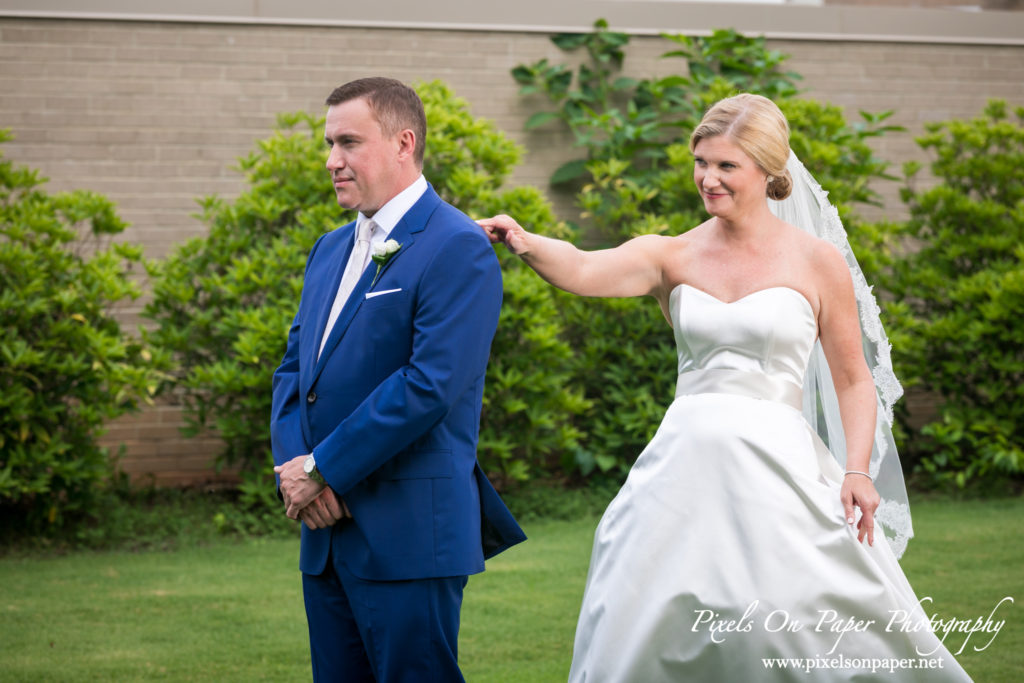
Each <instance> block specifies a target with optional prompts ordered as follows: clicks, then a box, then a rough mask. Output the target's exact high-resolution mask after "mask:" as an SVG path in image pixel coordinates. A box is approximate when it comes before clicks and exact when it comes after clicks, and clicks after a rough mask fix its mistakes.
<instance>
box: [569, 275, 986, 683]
mask: <svg viewBox="0 0 1024 683" xmlns="http://www.w3.org/2000/svg"><path fill="white" fill-rule="evenodd" d="M669 302H670V309H671V315H672V321H673V329H674V330H675V337H676V343H677V347H678V354H679V380H678V387H677V390H676V398H675V401H673V403H672V405H671V406H670V407H669V409H668V412H667V414H666V415H665V418H664V420H663V422H662V423H661V426H660V427H659V429H658V432H657V434H656V435H655V436H654V438H653V440H652V441H651V443H650V444H649V445H648V446H647V448H646V449H645V450H644V452H643V453H642V454H641V455H640V457H639V458H638V459H637V461H636V464H635V465H634V466H633V469H632V470H631V472H630V474H629V477H628V479H627V481H626V483H625V484H624V485H623V487H622V490H621V491H620V492H619V494H618V495H617V496H616V498H615V500H614V501H612V503H611V504H610V505H609V507H608V509H607V511H606V512H605V514H604V517H603V518H602V519H601V523H600V525H599V526H598V528H597V532H596V534H595V538H594V549H593V556H592V558H591V563H590V571H589V575H588V577H587V586H586V592H585V595H584V598H583V606H582V608H581V611H580V617H579V624H578V626H577V631H576V640H575V646H574V653H573V662H572V670H571V672H570V675H569V679H570V681H572V682H575V683H583V682H584V681H585V682H586V683H600V682H609V683H623V682H626V681H632V682H636V683H658V682H661V681H709V682H716V683H717V682H734V681H736V682H739V681H789V680H793V681H804V682H806V681H866V680H889V681H929V682H932V681H967V680H970V678H969V677H968V676H967V674H966V673H965V672H964V670H963V669H962V668H961V667H960V665H959V664H957V662H956V660H955V659H954V658H953V656H952V655H951V654H950V653H949V651H948V650H947V649H946V648H945V647H943V646H942V644H941V643H940V641H939V639H938V638H937V637H936V636H935V635H934V634H933V633H932V632H931V630H930V628H929V627H928V626H927V623H926V622H927V616H926V615H925V613H924V611H923V610H922V609H921V608H920V607H919V604H918V599H917V597H916V596H915V594H914V592H913V590H912V589H911V587H910V585H909V583H908V582H907V580H906V578H905V577H904V575H903V572H902V570H901V569H900V566H899V564H898V563H897V561H896V558H895V556H894V555H893V553H892V551H891V550H890V548H889V546H888V545H887V543H886V541H885V539H884V537H883V536H882V534H881V533H880V530H879V532H877V533H876V534H875V544H874V546H873V547H870V546H868V545H867V543H866V542H865V543H860V542H858V541H857V534H856V530H855V528H852V527H850V526H848V525H847V524H846V521H845V518H844V512H843V507H842V504H841V503H840V500H839V489H840V484H841V481H842V471H841V470H840V468H839V466H838V464H837V463H836V461H835V460H834V458H832V456H831V455H830V454H829V453H828V451H827V449H826V448H825V445H824V444H823V443H822V442H821V440H820V439H819V438H818V437H817V435H816V434H815V433H814V432H813V430H812V429H811V427H810V426H809V425H808V423H807V421H806V420H805V419H804V417H803V414H802V413H801V410H800V406H801V392H802V385H803V375H804V372H805V370H806V368H807V363H808V358H809V356H810V353H811V350H812V348H813V346H814V343H815V340H816V336H817V322H816V320H815V317H814V312H813V310H812V308H811V305H810V303H809V302H808V301H807V299H806V298H804V296H803V295H802V294H801V293H800V292H798V291H797V290H794V289H790V288H788V287H773V288H769V289H764V290H759V291H756V292H753V293H752V294H749V295H748V296H745V297H743V298H742V299H740V300H738V301H735V302H731V303H726V302H723V301H720V300H718V299H716V298H715V297H713V296H711V295H710V294H707V293H705V292H703V291H701V290H699V289H696V288H693V287H691V286H689V285H679V286H677V287H676V288H675V289H674V290H673V291H672V294H671V296H670V299H669ZM901 610H902V612H900V611H901ZM903 614H906V615H908V616H907V618H906V619H905V620H900V616H902V615H903ZM894 618H895V619H896V621H895V622H893V619H894ZM922 620H923V621H922ZM869 621H870V622H871V623H867V622H869ZM729 622H732V624H731V625H730V624H729ZM833 629H836V630H833ZM844 629H845V630H844ZM911 629H916V630H911ZM770 658H771V659H774V658H785V659H789V660H795V663H794V662H790V664H789V666H792V667H799V668H791V669H783V668H779V667H780V666H781V665H779V664H777V663H776V664H771V663H767V662H764V661H762V660H765V659H770ZM844 658H845V659H844ZM871 659H875V660H886V661H885V662H884V665H880V664H878V663H876V664H874V665H873V664H872V663H871V662H870V661H869V660H871ZM862 660H863V661H862ZM893 660H908V661H912V662H913V664H912V666H915V667H919V666H930V667H934V668H924V669H922V668H907V666H908V665H906V664H905V663H904V664H895V665H894V663H893ZM919 660H929V661H927V662H924V663H919ZM872 666H874V667H875V668H876V670H875V671H874V672H872V668H871V667H872ZM880 666H884V667H885V668H879V667H880ZM808 668H809V669H811V670H810V672H809V673H807V672H805V669H808Z"/></svg>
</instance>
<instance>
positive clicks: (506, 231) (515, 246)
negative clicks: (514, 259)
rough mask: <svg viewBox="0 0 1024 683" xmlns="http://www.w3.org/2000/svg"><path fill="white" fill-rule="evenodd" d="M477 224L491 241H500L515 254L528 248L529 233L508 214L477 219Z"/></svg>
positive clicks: (520, 254)
mask: <svg viewBox="0 0 1024 683" xmlns="http://www.w3.org/2000/svg"><path fill="white" fill-rule="evenodd" d="M477 225H479V226H480V227H481V228H483V229H484V232H485V233H487V237H488V238H489V239H490V240H491V242H492V243H496V242H501V243H502V244H504V245H505V246H506V247H508V250H509V251H511V252H512V253H513V254H515V255H517V256H522V255H523V254H525V253H527V252H528V251H529V250H530V249H529V246H528V244H527V242H528V240H529V237H530V233H528V232H526V231H525V230H523V227H522V226H521V225H519V224H518V223H516V222H515V220H514V219H513V218H512V217H510V216H506V215H504V214H501V215H498V216H494V217H493V218H484V219H481V220H478V221H477Z"/></svg>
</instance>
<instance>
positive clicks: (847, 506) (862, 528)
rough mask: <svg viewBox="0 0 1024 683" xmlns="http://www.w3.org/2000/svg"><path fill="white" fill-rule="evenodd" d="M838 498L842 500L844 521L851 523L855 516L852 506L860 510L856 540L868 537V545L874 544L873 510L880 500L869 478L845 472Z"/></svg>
mask: <svg viewBox="0 0 1024 683" xmlns="http://www.w3.org/2000/svg"><path fill="white" fill-rule="evenodd" d="M839 499H840V500H842V502H843V511H844V512H845V513H846V522H847V523H848V524H850V525H851V526H852V525H853V521H854V519H856V517H855V516H854V514H853V508H854V507H859V508H860V512H861V517H860V521H859V522H857V540H858V541H860V542H863V541H864V536H865V535H866V536H867V537H868V545H874V544H875V510H877V509H878V504H879V503H880V502H881V497H880V496H879V495H878V491H876V490H875V485H874V483H872V481H871V480H870V479H868V478H867V477H865V476H862V475H860V474H847V475H846V476H845V477H844V478H843V487H842V489H841V490H840V492H839Z"/></svg>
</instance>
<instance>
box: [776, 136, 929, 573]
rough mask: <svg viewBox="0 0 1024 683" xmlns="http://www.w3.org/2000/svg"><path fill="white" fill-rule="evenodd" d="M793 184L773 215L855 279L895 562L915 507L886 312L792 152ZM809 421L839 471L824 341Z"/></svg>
mask: <svg viewBox="0 0 1024 683" xmlns="http://www.w3.org/2000/svg"><path fill="white" fill-rule="evenodd" d="M786 169H787V170H788V171H789V173H790V175H791V176H792V179H793V192H792V194H791V195H790V196H789V197H787V198H786V199H783V200H781V201H774V200H771V199H769V200H768V205H769V208H770V209H771V211H772V213H774V214H775V215H776V216H778V217H779V218H781V219H782V220H784V221H786V222H787V223H790V224H792V225H795V226H797V227H798V228H800V229H801V230H804V231H805V232H809V233H811V234H812V235H815V236H817V237H820V238H821V239H824V240H825V241H827V242H829V243H830V244H832V245H834V246H835V247H836V248H837V249H839V251H840V253H841V254H842V255H843V258H845V259H846V265H847V267H848V268H849V269H850V276H851V278H852V279H853V289H854V294H855V296H856V299H857V309H858V312H859V314H860V328H861V340H862V344H863V347H864V357H865V360H866V361H867V363H868V367H869V368H870V370H871V376H872V377H873V378H874V381H875V389H876V394H877V398H878V411H877V418H876V423H875V439H874V445H873V446H872V450H871V464H870V470H869V471H870V474H871V476H872V478H873V479H874V480H875V488H876V489H877V490H878V493H879V495H880V496H881V497H882V502H881V504H880V505H879V507H878V510H877V511H876V512H875V520H876V522H877V523H878V524H879V525H880V526H881V527H882V529H883V531H884V533H885V537H886V539H887V541H888V542H889V545H890V546H891V548H892V550H893V552H894V553H895V554H896V557H900V556H901V555H903V551H904V550H906V547H907V542H908V541H909V540H910V539H911V538H912V537H913V535H914V531H913V526H912V524H911V520H910V505H909V502H908V499H907V488H906V484H905V482H904V480H903V470H902V468H901V466H900V459H899V454H898V453H897V452H896V444H895V442H894V441H893V436H892V423H893V408H892V407H893V404H894V403H895V402H896V401H897V400H898V399H899V398H900V396H902V395H903V387H902V386H900V383H899V380H897V379H896V373H894V372H893V369H892V360H891V357H890V350H891V349H892V346H891V344H889V339H888V337H886V334H885V330H884V329H882V321H881V317H880V314H881V309H880V308H879V307H878V302H877V301H875V296H874V294H873V293H872V288H871V286H870V285H869V284H868V283H867V280H866V279H865V278H864V273H863V272H862V271H861V269H860V266H859V265H858V264H857V259H856V257H855V256H854V254H853V249H852V248H851V247H850V242H849V239H848V238H847V235H846V230H845V229H844V228H843V223H842V221H841V220H840V219H839V211H838V210H837V209H836V207H834V206H832V204H831V203H830V202H829V201H828V193H827V192H825V190H823V189H822V187H821V185H820V184H818V182H817V181H815V180H814V178H812V177H811V175H810V173H808V172H807V169H806V168H805V167H804V165H803V164H802V163H801V162H800V160H799V159H798V158H797V156H796V154H795V153H793V152H792V151H791V152H790V155H789V161H788V162H787V164H786ZM803 400H804V409H803V412H804V417H806V418H807V421H808V422H809V423H810V424H811V426H812V427H813V428H814V430H815V431H816V432H817V433H818V435H819V436H820V437H821V439H822V440H823V441H824V442H825V444H826V445H828V447H829V451H830V452H831V453H832V455H833V457H835V459H836V461H837V462H838V463H839V465H840V467H843V468H844V469H845V466H846V438H845V436H844V434H843V425H842V420H841V419H840V416H839V401H838V399H837V397H836V391H835V387H834V386H833V384H832V375H831V373H830V372H829V368H828V363H827V362H826V360H825V354H824V351H822V348H821V342H820V341H819V342H815V345H814V350H813V351H812V352H811V359H810V363H809V364H808V368H807V375H806V377H805V379H804V398H803Z"/></svg>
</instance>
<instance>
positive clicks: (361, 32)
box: [0, 17, 1024, 483]
mask: <svg viewBox="0 0 1024 683" xmlns="http://www.w3.org/2000/svg"><path fill="white" fill-rule="evenodd" d="M770 44H771V46H772V47H774V48H778V49H781V50H782V51H784V52H786V53H788V54H790V55H791V59H790V61H789V63H788V66H789V67H790V68H791V69H793V70H795V71H797V72H799V73H801V74H803V75H804V81H803V85H804V87H805V88H806V89H807V96H809V97H813V98H815V99H819V100H824V101H830V102H833V103H836V104H839V105H842V106H843V107H845V108H846V110H847V113H848V117H850V118H851V119H853V118H855V117H856V112H857V110H858V109H866V110H870V111H880V110H887V109H893V110H895V111H896V114H895V116H894V117H893V122H894V123H898V124H901V125H904V126H906V127H907V128H908V131H907V132H906V133H903V134H893V135H889V136H886V138H885V139H884V140H883V141H881V142H880V145H879V151H880V153H881V154H882V156H883V157H884V158H886V159H889V160H891V161H893V162H894V163H895V164H896V166H895V168H898V165H899V164H900V163H901V162H903V161H904V160H907V159H911V158H914V159H922V160H924V159H923V157H922V155H921V154H920V152H919V150H918V149H917V147H916V146H915V145H914V143H913V137H914V136H915V135H919V134H921V132H922V130H923V129H922V124H923V123H924V122H925V121H930V120H942V119H948V118H967V117H972V116H975V115H977V114H978V113H979V112H980V110H981V108H982V107H983V106H984V104H985V102H986V101H987V100H988V99H989V98H991V97H1000V98H1004V99H1007V100H1009V101H1010V102H1011V103H1012V104H1016V105H1021V104H1024V45H986V44H973V45H958V44H929V43H926V42H916V43H905V44H900V43H887V42H863V41H860V42H858V41H836V40H827V41H826V40H772V41H770ZM667 49H670V48H669V46H668V44H667V43H665V42H664V41H662V40H661V39H659V38H656V37H653V36H637V37H634V39H633V41H632V45H631V47H630V49H629V51H628V53H627V56H628V60H627V67H628V68H627V71H628V72H629V73H632V74H636V75H642V76H647V75H657V74H665V73H669V72H670V71H671V70H672V67H673V65H672V64H671V62H669V61H666V60H660V59H659V55H660V54H661V53H662V52H663V51H665V50H667ZM541 57H548V58H549V59H553V60H557V59H560V58H561V55H560V52H559V51H558V50H557V48H555V47H554V46H553V45H552V44H551V43H550V41H549V40H548V38H547V36H546V35H544V34H542V33H522V32H514V31H473V32H470V31H455V30H416V29H398V28H345V27H323V26H321V27H317V26H285V25H282V26H272V25H266V24H264V25H259V24H252V25H244V24H207V23H161V22H140V21H109V20H96V21H93V20H89V21H82V20H64V19H33V18H9V17H8V18H0V93H2V95H0V127H8V128H11V129H12V132H13V133H14V136H15V139H14V140H13V141H12V142H10V143H8V144H6V145H5V146H4V154H5V155H6V157H7V158H9V159H12V160H14V161H16V162H18V163H21V164H26V165H29V166H33V167H37V168H39V169H41V170H42V172H43V173H44V174H45V175H47V176H49V177H50V179H51V180H50V184H49V189H50V190H53V191H57V190H65V189H72V188H86V189H91V190H95V191H97V192H101V193H103V194H105V195H107V196H109V197H110V198H111V199H113V200H114V201H116V202H117V204H118V206H119V209H120V213H121V215H122V217H123V218H125V219H126V220H127V221H129V222H130V223H131V224H132V227H131V228H130V229H129V230H128V231H127V233H126V234H125V236H124V238H125V239H127V240H131V241H135V242H140V243H142V244H144V245H145V249H146V255H147V256H148V257H161V256H164V255H165V254H167V253H168V252H169V250H171V249H172V248H173V247H174V245H176V244H178V243H180V242H181V241H182V240H184V239H186V238H188V237H191V236H195V235H200V234H202V233H203V226H202V225H201V224H200V223H199V222H198V221H197V220H195V219H194V218H193V217H192V216H191V214H192V213H193V212H194V211H195V210H196V204H195V199H196V198H197V197H199V196H202V195H205V194H209V193H216V194H220V195H222V196H226V197H231V196H233V195H235V194H236V193H237V192H238V191H239V189H240V188H241V182H240V178H239V176H238V175H237V173H236V172H235V171H234V170H233V168H232V167H233V165H234V162H235V160H236V158H237V157H239V156H241V155H243V154H245V153H246V152H247V151H248V150H249V149H250V148H251V146H252V144H253V142H254V141H255V140H257V139H259V138H261V137H264V136H266V135H267V133H268V132H269V131H270V130H271V128H272V126H273V124H274V119H275V115H276V114H278V113H280V112H290V111H296V110H308V111H321V110H322V102H323V98H324V97H325V96H326V94H327V93H328V92H329V91H330V90H331V89H332V88H333V87H334V86H335V85H338V84H340V83H343V82H345V81H347V80H350V79H352V78H357V77H360V76H364V75H371V74H385V75H390V76H393V77H395V78H399V79H401V80H404V81H407V82H414V81H419V80H429V79H435V78H437V79H442V80H444V81H446V82H447V83H448V84H449V85H450V86H451V87H452V88H453V89H454V90H455V92H456V93H457V94H459V95H460V96H461V97H463V98H465V99H467V100H468V101H469V103H470V107H471V110H472V111H473V113H474V114H475V115H477V116H483V117H486V118H489V119H492V120H493V121H495V122H496V124H497V125H498V126H499V127H500V128H501V129H502V130H504V131H505V132H506V133H507V134H509V135H510V136H511V137H513V138H514V139H516V140H518V141H520V142H521V143H522V144H523V145H524V146H525V147H526V149H527V150H528V152H527V154H526V157H525V161H524V163H523V164H522V166H521V167H520V168H519V169H518V170H517V171H516V173H515V175H514V178H513V180H514V182H516V183H529V184H535V185H538V186H541V187H544V186H545V185H546V179H547V177H548V175H549V173H550V172H551V170H552V169H553V168H554V167H555V166H556V165H557V164H559V163H560V162H561V161H563V160H565V159H568V158H571V156H572V154H573V150H572V149H571V148H570V147H569V143H570V141H569V139H568V137H567V136H566V135H565V134H564V133H561V132H559V131H557V130H552V131H544V132H537V133H531V134H526V133H524V132H523V123H524V121H525V120H526V117H527V116H529V115H530V114H531V113H532V112H533V111H534V110H533V109H532V108H531V106H530V104H529V103H528V102H524V101H523V100H522V99H521V98H520V97H519V96H518V94H517V88H516V85H515V84H514V83H513V81H512V79H511V77H510V76H509V70H510V69H511V68H512V67H514V66H515V65H516V64H519V63H523V62H532V61H534V60H536V59H539V58H541ZM878 189H879V190H880V191H882V192H883V194H884V196H885V197H886V203H887V205H886V208H885V209H884V211H882V212H880V213H882V214H884V215H887V216H890V217H899V216H901V215H902V211H901V208H900V206H899V203H898V200H897V185H896V184H895V183H890V184H883V185H881V186H879V187H878ZM324 190H325V192H327V191H329V186H328V184H327V181H326V176H325V185H324ZM554 200H555V202H556V206H557V208H558V210H559V211H560V213H561V214H562V215H563V216H565V217H571V214H572V211H573V209H572V203H571V199H570V198H567V197H554ZM136 313H137V310H129V311H127V312H126V314H125V320H126V322H127V323H129V324H131V323H134V322H135V321H136V317H135V314H136ZM179 422H180V415H179V413H178V411H177V409H176V408H175V407H174V406H169V405H164V406H159V407H156V408H152V409H149V410H147V411H145V412H144V413H142V414H141V415H137V416H132V417H128V418H124V419H122V420H119V421H117V422H115V423H114V424H112V425H111V430H110V433H109V434H108V437H107V440H108V442H110V443H113V444H116V443H122V442H123V443H125V445H126V447H127V456H126V458H125V459H124V460H123V466H124V468H125V469H126V470H127V471H129V472H130V473H132V474H133V476H136V477H152V478H154V480H155V481H156V482H158V483H182V482H187V481H203V480H216V479H217V477H216V476H214V475H213V474H212V473H211V472H210V469H209V462H210V457H211V455H212V453H213V452H215V449H216V440H215V439H214V438H212V437H207V438H204V439H201V440H198V441H184V440H182V439H181V438H180V437H179V435H178V434H177V424H178V423H179Z"/></svg>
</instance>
